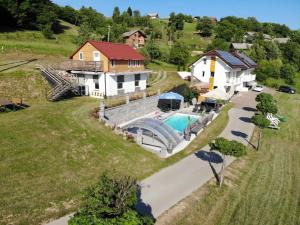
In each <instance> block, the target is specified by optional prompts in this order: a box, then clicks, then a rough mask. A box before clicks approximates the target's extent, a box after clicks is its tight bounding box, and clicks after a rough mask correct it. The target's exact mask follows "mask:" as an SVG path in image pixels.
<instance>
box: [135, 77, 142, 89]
mask: <svg viewBox="0 0 300 225" xmlns="http://www.w3.org/2000/svg"><path fill="white" fill-rule="evenodd" d="M140 80H141V74H135V75H134V85H135V86H136V87H138V86H139V85H140Z"/></svg>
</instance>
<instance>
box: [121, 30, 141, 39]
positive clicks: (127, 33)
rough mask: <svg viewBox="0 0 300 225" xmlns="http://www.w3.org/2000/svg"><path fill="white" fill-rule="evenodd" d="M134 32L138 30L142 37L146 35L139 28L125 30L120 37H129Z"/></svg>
mask: <svg viewBox="0 0 300 225" xmlns="http://www.w3.org/2000/svg"><path fill="white" fill-rule="evenodd" d="M136 32H140V33H141V34H142V35H143V36H144V37H146V35H145V34H144V33H143V32H142V31H140V30H132V31H128V32H125V33H123V34H122V37H129V36H131V35H133V34H134V33H136Z"/></svg>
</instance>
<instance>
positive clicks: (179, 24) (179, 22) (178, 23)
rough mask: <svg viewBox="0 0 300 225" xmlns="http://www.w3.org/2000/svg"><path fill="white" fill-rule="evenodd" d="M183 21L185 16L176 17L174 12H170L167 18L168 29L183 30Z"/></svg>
mask: <svg viewBox="0 0 300 225" xmlns="http://www.w3.org/2000/svg"><path fill="white" fill-rule="evenodd" d="M184 20H185V16H184V15H183V14H182V13H179V14H177V15H176V14H175V13H174V12H172V13H171V14H170V18H169V27H171V28H172V29H173V31H176V30H183V28H184Z"/></svg>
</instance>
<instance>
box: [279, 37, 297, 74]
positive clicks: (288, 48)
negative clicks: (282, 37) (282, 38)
mask: <svg viewBox="0 0 300 225" xmlns="http://www.w3.org/2000/svg"><path fill="white" fill-rule="evenodd" d="M281 50H282V55H283V59H284V62H286V63H293V64H295V65H296V66H297V67H298V70H300V43H297V42H293V41H289V42H288V43H286V44H285V45H283V46H282V47H281Z"/></svg>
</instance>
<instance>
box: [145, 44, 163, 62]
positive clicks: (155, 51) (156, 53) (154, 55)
mask: <svg viewBox="0 0 300 225" xmlns="http://www.w3.org/2000/svg"><path fill="white" fill-rule="evenodd" d="M145 47H146V50H147V52H148V54H149V56H150V61H153V59H159V57H160V56H161V52H160V49H159V47H158V46H157V45H156V44H155V42H154V41H150V42H148V43H147V44H146V46H145Z"/></svg>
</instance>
